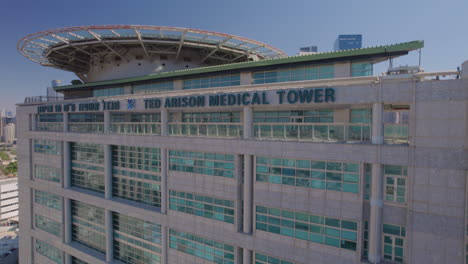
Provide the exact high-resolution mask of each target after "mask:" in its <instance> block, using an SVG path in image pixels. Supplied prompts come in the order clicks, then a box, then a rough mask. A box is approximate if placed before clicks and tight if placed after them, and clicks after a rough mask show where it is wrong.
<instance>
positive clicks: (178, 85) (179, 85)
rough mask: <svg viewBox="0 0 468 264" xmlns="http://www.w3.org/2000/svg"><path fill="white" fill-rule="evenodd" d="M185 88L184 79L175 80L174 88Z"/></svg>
mask: <svg viewBox="0 0 468 264" xmlns="http://www.w3.org/2000/svg"><path fill="white" fill-rule="evenodd" d="M183 89H184V81H182V80H180V79H179V80H174V90H183Z"/></svg>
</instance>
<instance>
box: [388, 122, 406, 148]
mask: <svg viewBox="0 0 468 264" xmlns="http://www.w3.org/2000/svg"><path fill="white" fill-rule="evenodd" d="M408 135H409V133H408V125H407V124H384V141H385V143H386V144H408V143H409V136H408Z"/></svg>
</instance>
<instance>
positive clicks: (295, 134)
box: [254, 123, 371, 142]
mask: <svg viewBox="0 0 468 264" xmlns="http://www.w3.org/2000/svg"><path fill="white" fill-rule="evenodd" d="M254 136H255V138H259V139H267V140H296V141H298V140H299V141H311V142H339V141H343V142H370V141H371V125H370V124H339V123H318V124H312V123H309V124H304V123H255V125H254Z"/></svg>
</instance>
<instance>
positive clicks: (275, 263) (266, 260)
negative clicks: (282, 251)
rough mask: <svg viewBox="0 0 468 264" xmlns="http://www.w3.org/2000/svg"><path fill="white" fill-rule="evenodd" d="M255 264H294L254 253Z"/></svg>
mask: <svg viewBox="0 0 468 264" xmlns="http://www.w3.org/2000/svg"><path fill="white" fill-rule="evenodd" d="M255 264H294V262H291V261H286V260H283V259H280V258H275V257H272V256H268V255H264V254H261V253H258V252H255Z"/></svg>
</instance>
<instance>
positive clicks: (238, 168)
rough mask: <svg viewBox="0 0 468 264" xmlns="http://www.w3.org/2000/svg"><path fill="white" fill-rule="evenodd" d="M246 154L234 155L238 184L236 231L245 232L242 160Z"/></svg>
mask: <svg viewBox="0 0 468 264" xmlns="http://www.w3.org/2000/svg"><path fill="white" fill-rule="evenodd" d="M243 158H244V156H242V155H236V156H234V164H235V166H236V172H235V173H236V175H235V177H236V185H237V198H236V211H235V213H236V220H235V223H236V231H237V232H243V228H242V226H243V225H242V208H243V206H242V200H243V199H242V198H243V196H242V193H243V191H242V188H243V183H242V160H243Z"/></svg>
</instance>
